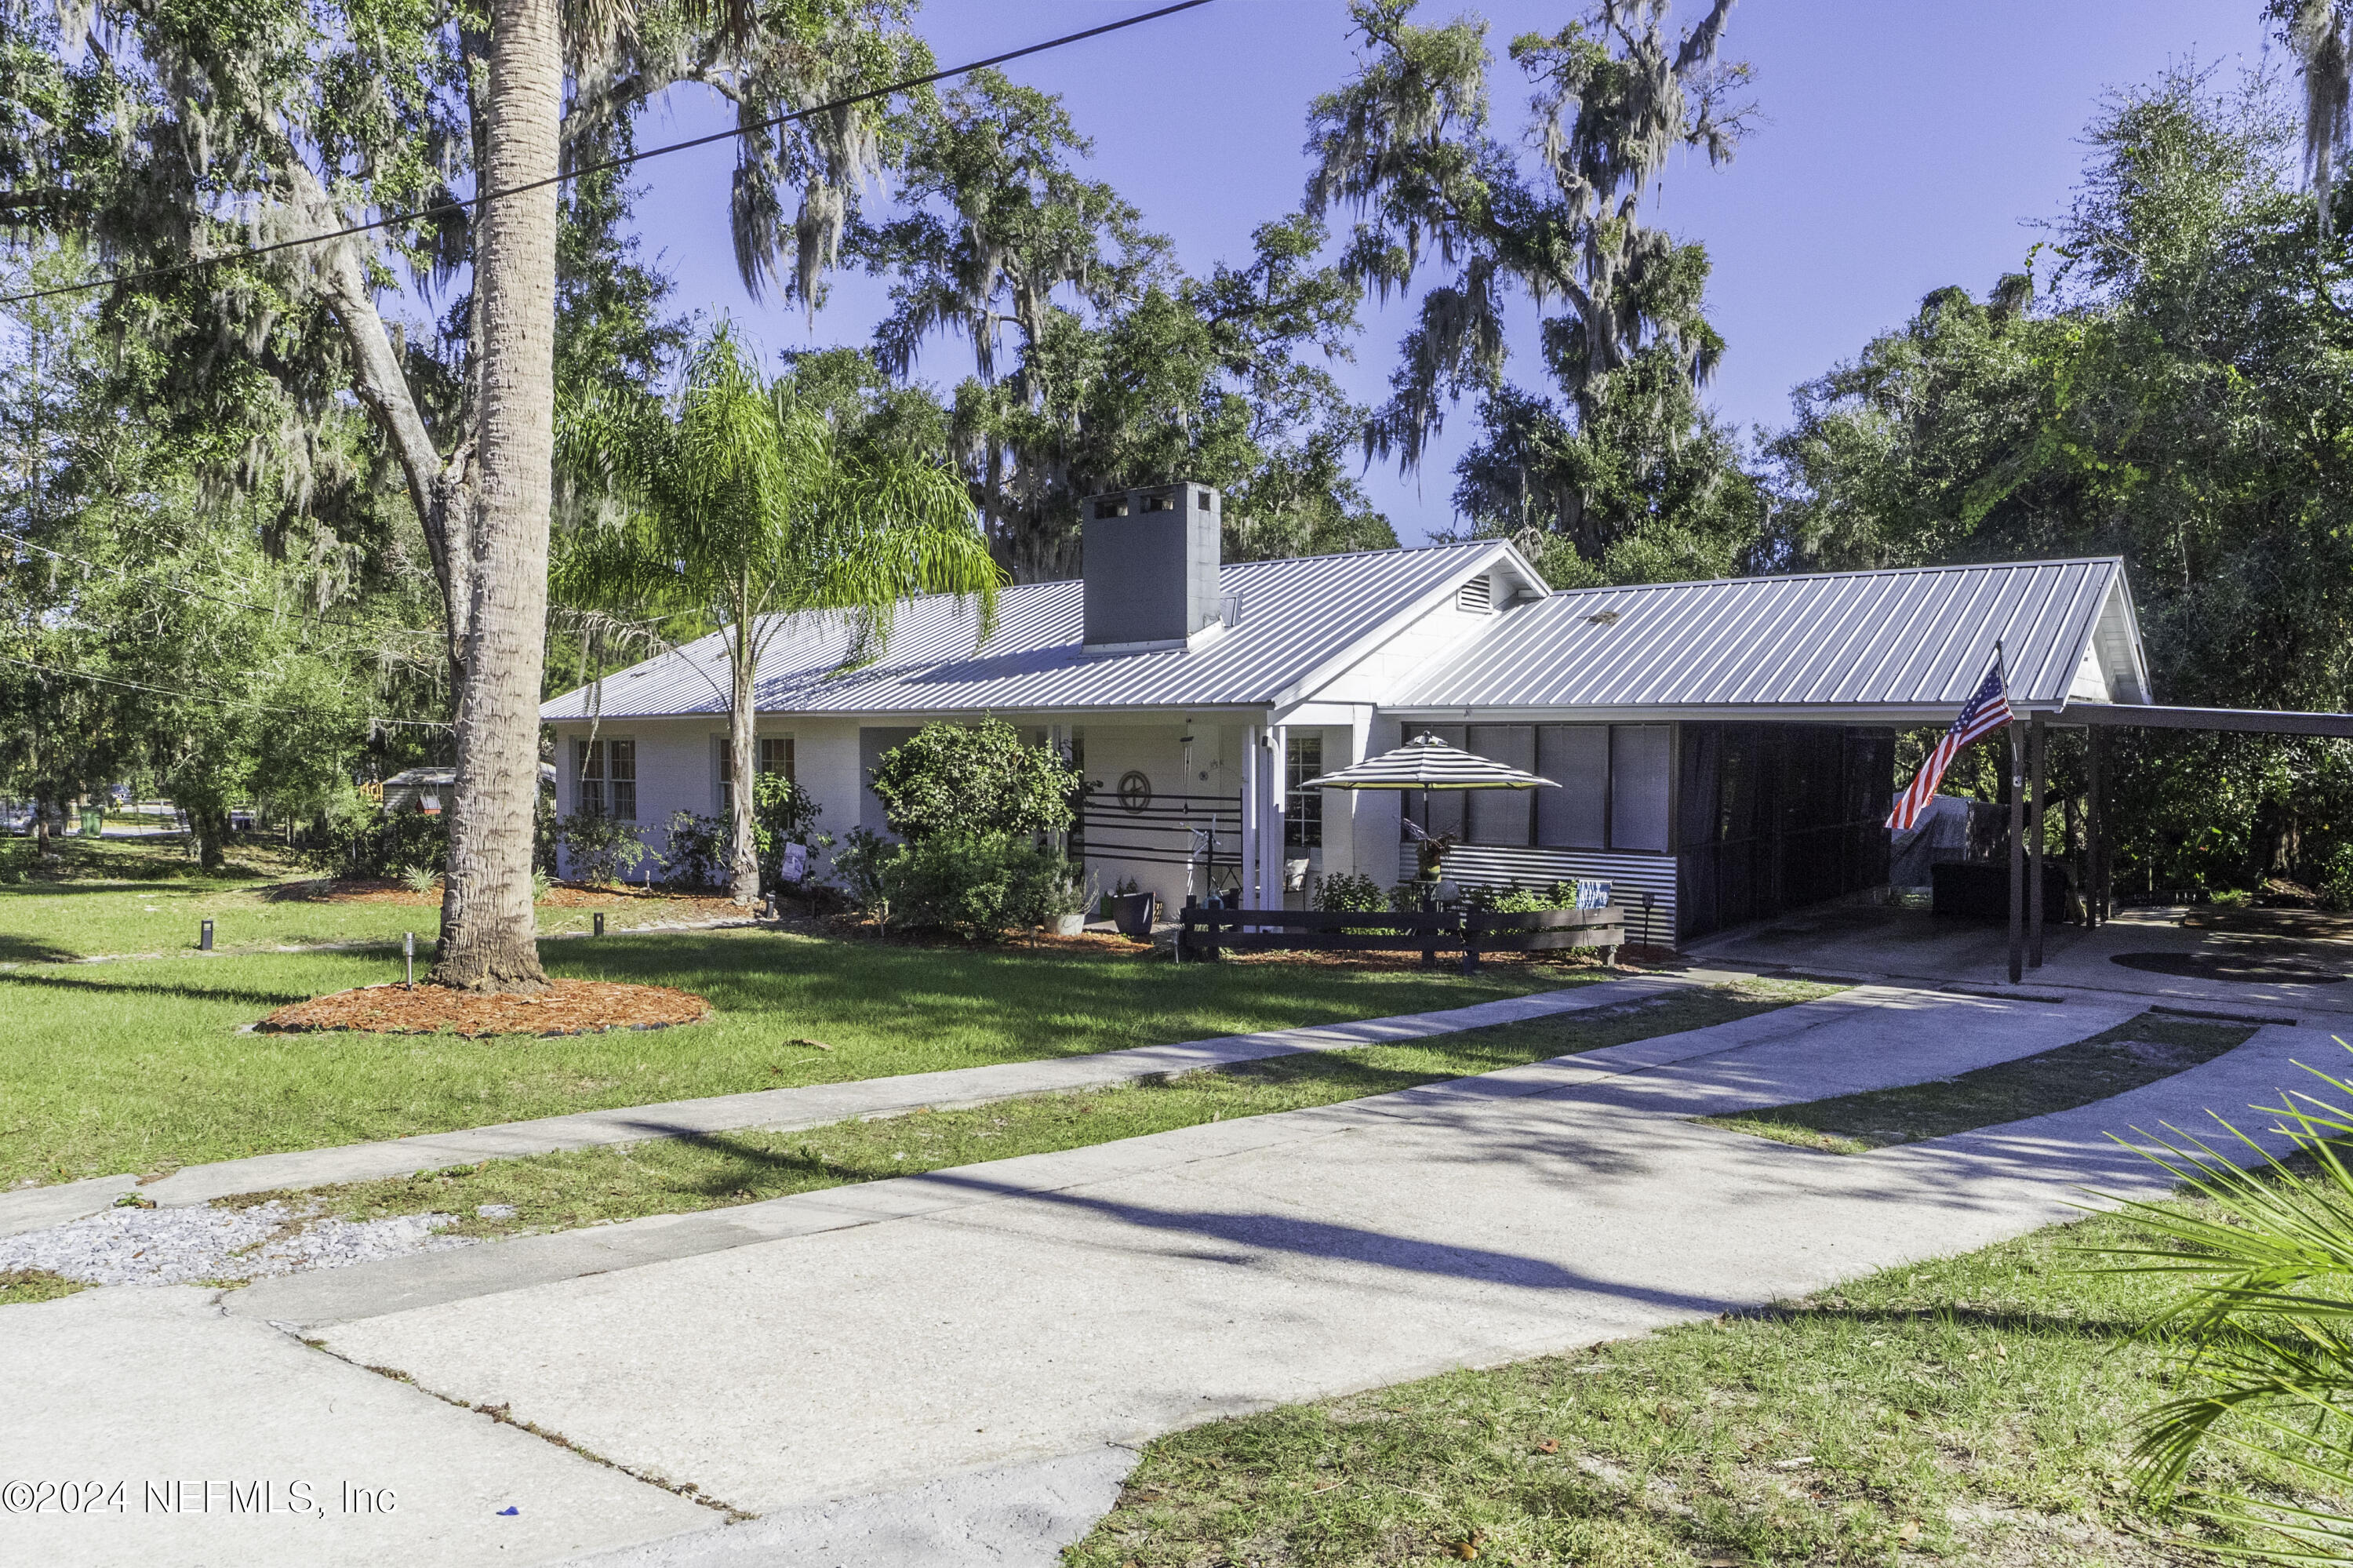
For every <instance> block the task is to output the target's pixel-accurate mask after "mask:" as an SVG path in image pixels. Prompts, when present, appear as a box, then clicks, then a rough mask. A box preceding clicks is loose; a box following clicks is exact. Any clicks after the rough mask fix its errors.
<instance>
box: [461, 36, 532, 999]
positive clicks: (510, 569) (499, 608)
mask: <svg viewBox="0 0 2353 1568" xmlns="http://www.w3.org/2000/svg"><path fill="white" fill-rule="evenodd" d="M562 60H563V56H562V50H561V48H560V42H559V34H558V23H557V6H556V3H555V0H492V4H491V133H490V147H489V155H488V156H487V157H486V158H485V159H484V160H483V162H482V167H481V175H480V178H481V188H483V189H485V190H503V189H506V188H508V187H511V186H514V185H528V184H531V183H532V182H533V181H536V180H546V179H552V178H553V177H554V175H555V173H556V136H557V130H558V123H559V115H560V111H561V107H562V93H563V66H562ZM481 236H482V240H481V249H480V253H479V255H478V258H477V261H476V276H475V281H476V287H477V289H478V290H479V292H480V310H481V319H482V323H483V331H482V354H481V397H482V403H481V408H482V422H481V446H480V462H481V482H480V487H479V489H478V490H477V491H476V494H475V508H476V510H475V516H474V530H473V539H472V545H473V549H474V562H475V566H474V574H473V583H472V594H471V599H472V615H471V618H470V624H469V625H468V627H467V638H466V641H467V657H466V661H465V685H464V687H463V688H462V690H461V691H460V692H459V697H458V777H457V781H456V785H455V788H454V790H453V793H454V794H455V796H456V799H455V800H454V801H453V802H452V807H453V809H452V810H451V813H450V819H449V861H448V878H447V880H446V881H445V882H444V884H443V892H442V895H441V947H440V952H439V955H438V961H437V962H436V963H435V965H434V969H433V978H434V979H435V980H437V981H438V982H439V983H441V984H443V985H450V986H459V987H463V988H465V989H467V990H469V991H538V990H540V989H541V988H542V987H543V986H544V985H545V984H546V983H547V972H546V971H545V970H544V969H542V968H541V967H540V963H539V944H538V939H537V933H536V930H535V923H534V918H533V907H532V885H531V851H532V826H533V813H534V810H535V809H536V807H537V805H538V803H539V697H540V691H539V688H540V675H541V662H542V661H543V658H544V657H545V638H546V623H547V514H548V507H549V503H550V501H551V491H552V479H551V465H552V464H553V462H554V440H555V435H554V417H555V363H554V360H555V187H554V185H545V186H543V187H542V188H540V189H538V190H534V191H532V192H530V193H529V194H528V195H524V196H509V197H507V198H505V199H503V200H501V201H498V202H494V203H491V204H489V205H488V206H487V207H485V208H484V209H483V211H482V215H481Z"/></svg>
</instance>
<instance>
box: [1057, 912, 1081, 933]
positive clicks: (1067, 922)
mask: <svg viewBox="0 0 2353 1568" xmlns="http://www.w3.org/2000/svg"><path fill="white" fill-rule="evenodd" d="M1050 928H1051V929H1052V931H1053V933H1054V935H1056V936H1057V937H1075V936H1077V935H1078V934H1079V933H1080V932H1082V931H1083V930H1085V929H1086V928H1087V917H1086V916H1085V914H1084V913H1075V914H1070V915H1057V916H1054V920H1053V925H1052V927H1050Z"/></svg>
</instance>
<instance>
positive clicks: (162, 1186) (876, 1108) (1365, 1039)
mask: <svg viewBox="0 0 2353 1568" xmlns="http://www.w3.org/2000/svg"><path fill="white" fill-rule="evenodd" d="M1750 978H1753V977H1751V976H1749V975H1748V974H1746V972H1745V971H1731V970H1715V969H1693V970H1685V971H1682V972H1679V973H1675V974H1661V975H1639V976H1634V977H1631V978H1629V979H1626V980H1600V981H1597V982H1594V983H1592V984H1588V985H1582V986H1572V987H1567V988H1564V989H1562V990H1559V991H1536V992H1534V993H1532V994H1530V995H1526V996H1520V997H1509V998H1505V999H1504V1000H1502V1001H1483V1002H1479V1003H1477V1004H1475V1005H1473V1006H1471V1007H1458V1008H1451V1009H1448V1010H1445V1011H1442V1012H1417V1013H1407V1014H1403V1015H1400V1016H1397V1017H1391V1018H1372V1019H1365V1020H1362V1021H1360V1022H1353V1023H1327V1024H1314V1025H1311V1026H1307V1027H1303V1028H1297V1029H1274V1030H1268V1031H1266V1032H1264V1033H1258V1034H1230V1035H1224V1036H1220V1037H1219V1038H1216V1039H1210V1040H1189V1041H1186V1042H1183V1043H1181V1044H1175V1045H1150V1046H1142V1047H1138V1048H1136V1049H1134V1050H1127V1051H1105V1052H1099V1053H1096V1054H1092V1055H1086V1056H1062V1057H1051V1058H1047V1059H1044V1060H1040V1061H1035V1062H1005V1063H998V1064H996V1065H990V1066H986V1067H961V1068H956V1069H954V1070H951V1071H946V1072H938V1073H906V1074H901V1075H896V1076H893V1077H885V1078H857V1079H851V1080H849V1081H847V1082H844V1083H838V1084H812V1085H809V1086H806V1087H801V1088H789V1089H758V1090H754V1091H752V1092H750V1093H748V1094H740V1095H717V1096H712V1097H709V1098H705V1099H695V1100H672V1101H670V1102H668V1103H666V1104H660V1105H649V1106H625V1107H618V1108H617V1109H613V1110H601V1111H579V1112H575V1114H573V1115H570V1116H556V1117H543V1118H539V1119H537V1120H534V1121H514V1122H504V1123H501V1124H499V1125H496V1126H492V1127H478V1128H466V1129H463V1130H460V1131H456V1132H439V1133H427V1134H423V1135H420V1136H418V1137H416V1138H402V1139H386V1140H384V1141H381V1142H375V1143H348V1144H344V1145H342V1146H341V1147H339V1148H333V1149H314V1150H293V1151H290V1152H288V1153H284V1154H261V1155H256V1156H254V1157H252V1158H250V1159H247V1160H221V1161H218V1162H216V1163H214V1164H210V1165H191V1166H188V1167H187V1168H185V1170H180V1171H174V1172H173V1173H172V1174H171V1175H169V1176H166V1177H164V1178H163V1179H162V1180H161V1181H151V1182H148V1183H147V1184H145V1185H144V1186H142V1185H140V1182H139V1180H138V1178H137V1177H135V1176H132V1175H121V1176H100V1177H93V1178H91V1179H90V1180H88V1181H73V1182H66V1183H61V1184H59V1185H58V1186H53V1187H28V1188H25V1189H23V1190H22V1191H19V1192H5V1193H0V1236H11V1235H17V1234H22V1233H24V1232H26V1231H34V1230H43V1229H46V1228H47V1227H48V1226H50V1225H58V1224H65V1223H66V1222H68V1221H69V1220H76V1219H79V1218H81V1217H82V1216H83V1215H85V1214H94V1213H99V1212H100V1211H101V1210H103V1209H106V1208H107V1207H109V1206H111V1204H112V1203H113V1202H114V1201H115V1199H117V1198H119V1197H121V1195H122V1194H123V1193H125V1192H134V1191H135V1192H138V1193H139V1195H140V1196H142V1197H143V1198H146V1199H149V1200H150V1201H152V1202H155V1203H157V1204H159V1205H163V1206H165V1207H170V1206H174V1205H178V1204H185V1203H209V1202H212V1201H213V1200H214V1199H216V1198H226V1197H231V1196H234V1195H236V1194H237V1193H241V1192H275V1191H277V1190H279V1189H280V1188H289V1187H321V1186H329V1185H333V1184H336V1183H341V1182H344V1181H375V1180H377V1179H380V1178H383V1177H387V1176H407V1175H413V1174H415V1173H416V1172H417V1171H437V1170H439V1169H441V1168H442V1167H444V1166H448V1165H468V1164H472V1163H473V1162H475V1161H477V1160H511V1159H514V1158H516V1157H518V1156H522V1155H529V1154H550V1153H554V1152H556V1151H557V1150H566V1149H593V1148H599V1147H603V1146H606V1145H610V1144H618V1143H639V1142H643V1141H645V1140H647V1139H657V1138H681V1137H688V1136H691V1135H693V1134H696V1133H706V1132H725V1131H733V1130H736V1129H739V1128H763V1129H765V1130H769V1131H791V1130H793V1129H795V1128H804V1127H824V1126H827V1125H828V1124H829V1123H832V1122H837V1121H849V1120H851V1119H854V1118H875V1117H885V1116H898V1115H902V1114H905V1113H907V1112H910V1111H915V1110H921V1109H926V1108H928V1109H933V1110H948V1109H954V1108H957V1107H965V1106H976V1105H987V1103H988V1102H990V1101H991V1100H1001V1099H1012V1098H1016V1097H1020V1096H1024V1095H1039V1094H1050V1093H1054V1092H1056V1091H1060V1090H1070V1089H1088V1088H1101V1087H1104V1086H1109V1085H1113V1084H1121V1083H1131V1082H1134V1080H1136V1079H1138V1078H1148V1077H1154V1076H1156V1075H1162V1074H1168V1073H1185V1072H1191V1071H1194V1070H1196V1069H1198V1068H1203V1067H1217V1066H1225V1065H1231V1064H1233V1063H1236V1062H1248V1061H1254V1060H1258V1059H1261V1058H1263V1057H1269V1056H1287V1055H1293V1054H1299V1053H1302V1052H1307V1051H1345V1050H1350V1049H1353V1048H1355V1047H1356V1046H1359V1045H1371V1044H1380V1043H1382V1042H1384V1041H1396V1040H1420V1039H1427V1038H1428V1037H1430V1036H1431V1035H1433V1034H1447V1033H1457V1032H1460V1031H1461V1030H1465V1029H1482V1028H1485V1027H1487V1026H1488V1025H1490V1024H1496V1023H1515V1022H1521V1021H1523V1020H1525V1019H1530V1018H1545V1017H1550V1016H1553V1015H1555V1014H1558V1013H1564V1012H1583V1011H1586V1010H1588V1009H1592V1008H1599V1007H1617V1006H1622V1005H1624V1004H1626V1003H1628V1002H1634V1001H1641V1000H1643V999H1645V998H1647V997H1652V996H1657V995H1661V994H1662V993H1664V992H1666V991H1673V990H1677V989H1683V988H1688V987H1693V986H1706V985H1721V984H1725V983H1728V982H1731V981H1734V980H1746V979H1750Z"/></svg>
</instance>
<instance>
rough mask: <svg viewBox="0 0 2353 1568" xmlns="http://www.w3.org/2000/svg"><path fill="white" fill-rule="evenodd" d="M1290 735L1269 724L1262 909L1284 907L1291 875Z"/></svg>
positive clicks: (1288, 729) (1283, 728)
mask: <svg viewBox="0 0 2353 1568" xmlns="http://www.w3.org/2000/svg"><path fill="white" fill-rule="evenodd" d="M1290 737H1291V726H1288V725H1280V724H1271V725H1269V726H1266V804H1265V805H1264V806H1263V807H1261V809H1260V812H1259V821H1260V822H1261V825H1262V826H1263V827H1264V829H1265V831H1266V850H1265V853H1263V854H1261V856H1260V859H1259V864H1260V865H1261V867H1263V868H1264V875H1265V877H1266V902H1265V903H1264V904H1262V905H1261V906H1260V907H1261V908H1262V909H1280V908H1282V900H1283V895H1284V891H1285V886H1286V885H1287V884H1288V883H1289V881H1290V877H1291V865H1290V859H1291V845H1290V844H1289V842H1286V841H1287V839H1288V836H1289V835H1287V834H1286V833H1285V832H1283V808H1284V806H1285V805H1286V803H1287V802H1286V801H1285V799H1284V797H1285V796H1286V795H1287V794H1288V793H1289V791H1288V790H1286V789H1284V788H1283V786H1284V785H1286V784H1288V783H1289V782H1290V780H1289V779H1288V778H1287V777H1286V773H1287V771H1288V768H1289V765H1290V759H1291V748H1290V746H1289V741H1290Z"/></svg>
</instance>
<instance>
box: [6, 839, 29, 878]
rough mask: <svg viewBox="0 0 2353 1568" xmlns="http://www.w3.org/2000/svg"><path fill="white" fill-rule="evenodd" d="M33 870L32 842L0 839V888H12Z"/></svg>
mask: <svg viewBox="0 0 2353 1568" xmlns="http://www.w3.org/2000/svg"><path fill="white" fill-rule="evenodd" d="M32 869H33V841H32V840H30V839H20V838H15V837H10V838H5V839H0V886H5V887H14V886H15V885H16V884H18V883H20V882H22V881H24V880H25V876H26V873H28V872H30V871H31V870H32Z"/></svg>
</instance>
